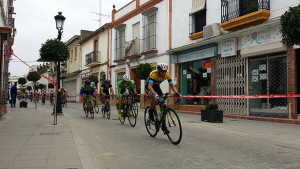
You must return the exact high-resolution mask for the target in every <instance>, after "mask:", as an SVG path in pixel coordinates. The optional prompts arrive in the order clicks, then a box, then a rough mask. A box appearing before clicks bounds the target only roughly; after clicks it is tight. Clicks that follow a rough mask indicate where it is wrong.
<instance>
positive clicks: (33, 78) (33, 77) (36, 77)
mask: <svg viewBox="0 0 300 169" xmlns="http://www.w3.org/2000/svg"><path fill="white" fill-rule="evenodd" d="M40 79H41V75H40V74H38V73H37V72H29V73H28V76H27V80H29V81H33V82H34V83H35V82H36V81H38V80H40Z"/></svg>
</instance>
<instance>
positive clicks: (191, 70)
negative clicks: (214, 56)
mask: <svg viewBox="0 0 300 169" xmlns="http://www.w3.org/2000/svg"><path fill="white" fill-rule="evenodd" d="M182 67H183V69H182V93H183V94H184V95H202V96H204V95H210V92H211V86H210V80H211V59H204V60H198V61H194V62H187V63H183V64H182ZM207 103H208V99H194V98H191V99H186V100H184V104H186V105H205V104H207Z"/></svg>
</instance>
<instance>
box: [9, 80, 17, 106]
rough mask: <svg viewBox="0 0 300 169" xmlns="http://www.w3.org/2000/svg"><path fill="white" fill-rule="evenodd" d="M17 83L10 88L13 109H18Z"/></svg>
mask: <svg viewBox="0 0 300 169" xmlns="http://www.w3.org/2000/svg"><path fill="white" fill-rule="evenodd" d="M17 89H18V88H17V82H15V84H14V85H13V86H12V87H11V88H10V95H11V103H10V105H11V107H16V97H17V94H18V93H17Z"/></svg>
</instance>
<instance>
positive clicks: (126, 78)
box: [123, 74, 130, 82]
mask: <svg viewBox="0 0 300 169" xmlns="http://www.w3.org/2000/svg"><path fill="white" fill-rule="evenodd" d="M123 80H125V81H126V82H128V81H129V80H130V76H129V75H127V74H125V75H124V76H123Z"/></svg>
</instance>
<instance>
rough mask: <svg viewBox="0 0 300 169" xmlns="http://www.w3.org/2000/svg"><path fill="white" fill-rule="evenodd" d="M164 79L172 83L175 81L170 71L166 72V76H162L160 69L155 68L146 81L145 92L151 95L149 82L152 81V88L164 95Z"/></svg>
mask: <svg viewBox="0 0 300 169" xmlns="http://www.w3.org/2000/svg"><path fill="white" fill-rule="evenodd" d="M164 80H168V82H169V84H170V85H173V81H172V79H171V75H170V73H169V72H166V76H165V77H161V76H159V74H158V70H153V71H152V72H151V73H150V74H149V77H148V78H147V81H146V83H145V92H146V93H147V94H149V95H151V93H150V91H149V90H148V84H149V83H151V84H153V86H152V88H153V90H154V91H155V92H156V93H157V94H158V95H159V96H162V95H163V93H162V91H161V89H160V86H159V85H160V84H161V82H163V81H164Z"/></svg>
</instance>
